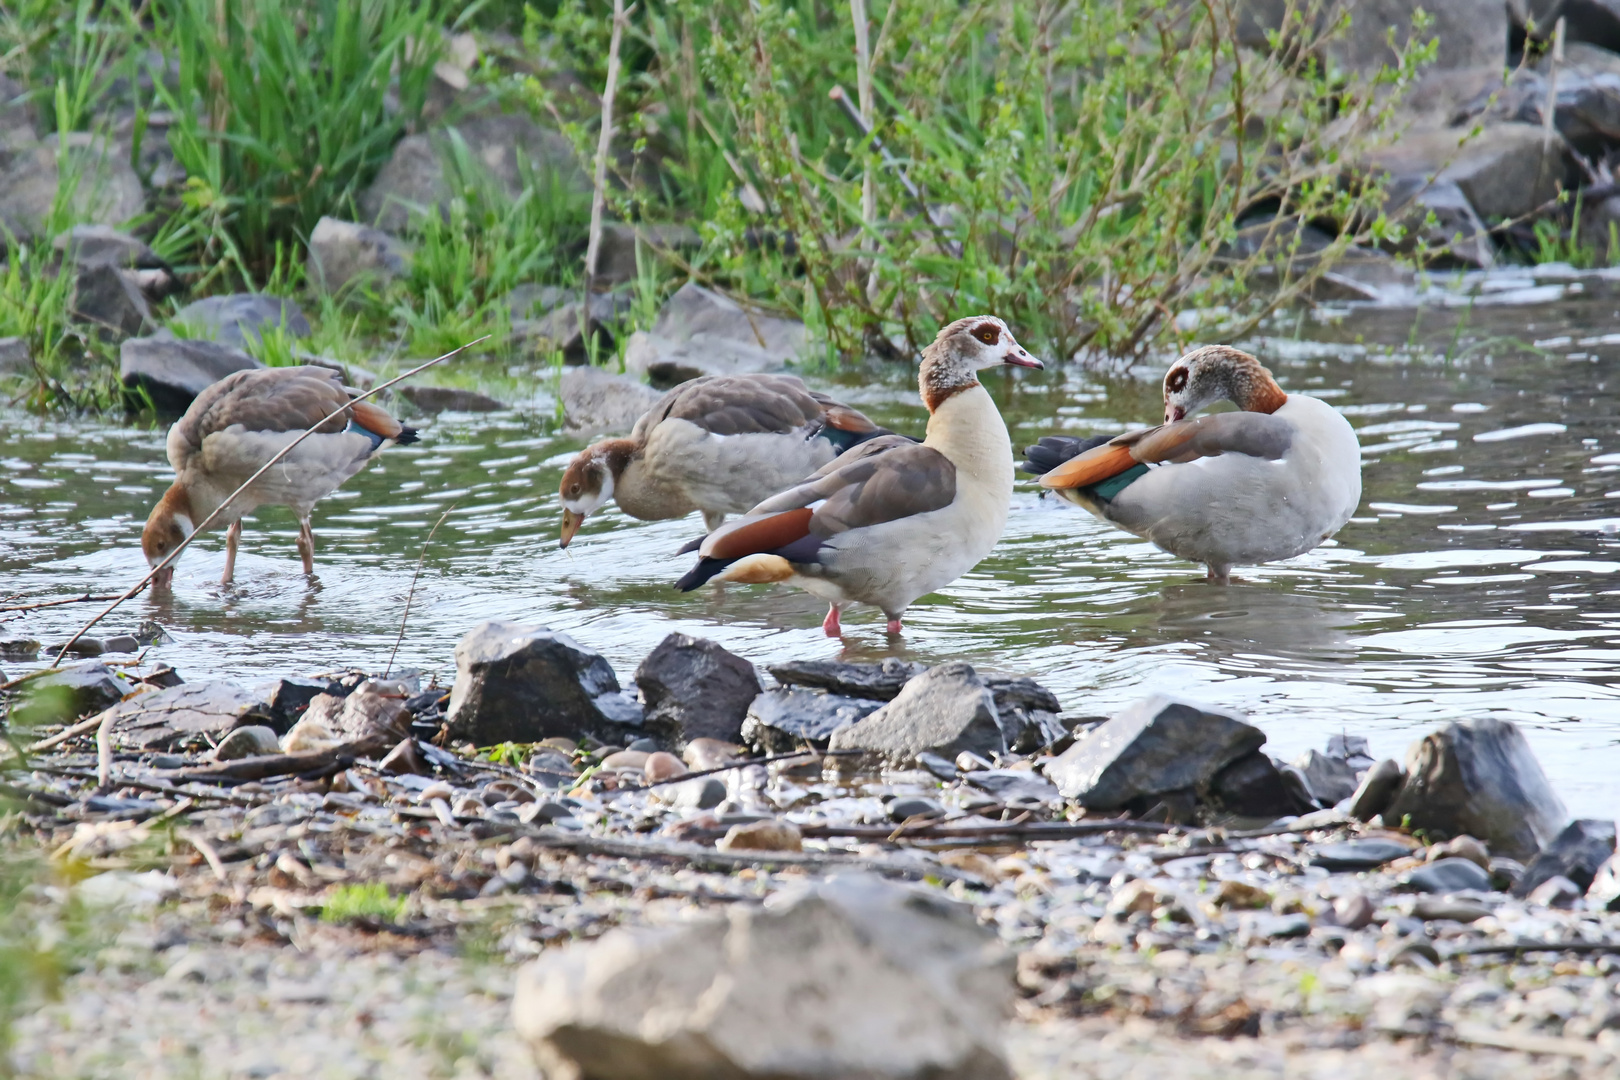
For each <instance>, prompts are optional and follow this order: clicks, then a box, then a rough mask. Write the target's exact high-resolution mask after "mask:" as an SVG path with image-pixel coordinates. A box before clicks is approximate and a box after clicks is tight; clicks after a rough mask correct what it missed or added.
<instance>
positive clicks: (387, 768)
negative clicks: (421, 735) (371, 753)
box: [377, 739, 433, 776]
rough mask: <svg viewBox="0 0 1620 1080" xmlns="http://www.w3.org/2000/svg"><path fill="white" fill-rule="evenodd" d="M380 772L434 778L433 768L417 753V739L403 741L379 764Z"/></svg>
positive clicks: (384, 756) (385, 755)
mask: <svg viewBox="0 0 1620 1080" xmlns="http://www.w3.org/2000/svg"><path fill="white" fill-rule="evenodd" d="M377 769H378V771H379V772H385V773H391V774H393V775H395V776H432V775H433V768H432V766H430V765H428V763H427V762H425V761H423V760H422V755H421V754H419V753H417V751H416V740H415V739H401V740H399V742H398V743H396V744H395V745H394V748H393V749H392V750H390V751H388V753H386V754H384V755H383V757H382V760H381V761H379V762H377Z"/></svg>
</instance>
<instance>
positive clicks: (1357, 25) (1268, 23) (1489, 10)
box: [1237, 0, 1535, 74]
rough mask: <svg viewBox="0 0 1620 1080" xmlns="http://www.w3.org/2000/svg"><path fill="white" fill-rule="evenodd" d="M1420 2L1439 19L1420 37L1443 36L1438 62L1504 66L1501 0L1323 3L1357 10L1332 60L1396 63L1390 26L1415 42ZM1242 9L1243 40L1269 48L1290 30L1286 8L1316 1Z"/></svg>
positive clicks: (1361, 66)
mask: <svg viewBox="0 0 1620 1080" xmlns="http://www.w3.org/2000/svg"><path fill="white" fill-rule="evenodd" d="M1532 2H1535V0H1532ZM1419 8H1422V9H1423V10H1424V11H1425V12H1427V13H1428V14H1429V15H1430V16H1431V17H1432V18H1433V20H1434V21H1433V23H1432V25H1431V26H1430V27H1429V29H1428V30H1427V31H1425V32H1424V33H1423V34H1422V35H1421V36H1419V37H1418V39H1417V42H1418V43H1419V44H1421V43H1423V42H1427V41H1429V40H1431V39H1438V41H1439V50H1438V55H1437V56H1436V58H1435V66H1436V67H1439V68H1456V67H1467V66H1470V65H1476V64H1494V65H1495V66H1496V67H1498V68H1500V67H1502V65H1503V64H1504V63H1506V61H1507V40H1508V14H1507V11H1506V9H1505V7H1504V5H1503V4H1501V3H1498V2H1496V0H1354V2H1353V3H1349V4H1343V5H1335V4H1323V5H1321V6H1320V9H1321V11H1322V12H1323V13H1325V14H1326V13H1331V14H1334V15H1337V14H1338V13H1340V12H1341V11H1344V10H1346V9H1348V10H1349V12H1350V15H1351V20H1350V26H1349V27H1348V29H1346V30H1345V31H1344V33H1342V34H1340V35H1337V36H1336V37H1335V38H1334V39H1333V40H1332V41H1329V42H1327V43H1326V45H1325V48H1324V51H1325V52H1326V53H1327V58H1328V60H1329V61H1330V62H1331V63H1333V64H1335V65H1337V66H1339V67H1342V68H1348V69H1350V70H1353V71H1358V72H1362V73H1365V74H1374V73H1376V72H1377V71H1378V70H1379V69H1380V68H1382V67H1385V66H1392V65H1394V64H1395V62H1396V59H1397V57H1396V54H1395V51H1394V49H1392V48H1391V47H1390V44H1389V38H1388V32H1389V30H1390V29H1391V28H1393V29H1394V31H1395V42H1396V44H1397V45H1399V46H1402V47H1405V46H1407V45H1408V44H1409V43H1411V42H1412V40H1413V35H1412V17H1413V16H1414V15H1415V14H1416V13H1417V10H1418V9H1419ZM1237 10H1238V36H1239V40H1240V42H1241V43H1242V44H1244V45H1247V46H1249V47H1250V48H1255V49H1264V48H1267V47H1268V46H1269V44H1270V42H1269V39H1268V36H1267V34H1268V32H1270V31H1283V30H1285V27H1284V21H1283V20H1284V13H1285V12H1287V11H1289V10H1292V11H1293V12H1294V13H1296V17H1297V14H1298V13H1300V12H1304V11H1307V10H1311V5H1309V4H1306V3H1302V2H1301V0H1240V2H1239V4H1238V9H1237ZM1287 36H1288V34H1287V33H1286V32H1285V33H1284V37H1285V38H1286V37H1287Z"/></svg>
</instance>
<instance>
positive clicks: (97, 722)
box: [28, 713, 101, 754]
mask: <svg viewBox="0 0 1620 1080" xmlns="http://www.w3.org/2000/svg"><path fill="white" fill-rule="evenodd" d="M100 726H101V714H100V713H97V714H96V715H95V716H92V717H91V718H90V719H88V720H81V721H79V722H78V723H77V724H74V725H73V726H72V727H70V728H63V729H62V730H61V731H58V732H57V733H56V734H55V735H52V736H51V737H50V738H48V739H41V740H39V742H37V743H34V744H32V745H31V746H29V747H28V752H29V753H30V754H40V753H44V752H45V751H46V750H51V749H54V748H56V747H58V746H61V745H62V744H63V743H65V742H67V741H68V740H69V739H72V738H76V737H77V736H80V735H83V734H84V733H85V732H87V731H94V730H95V729H96V728H98V727H100Z"/></svg>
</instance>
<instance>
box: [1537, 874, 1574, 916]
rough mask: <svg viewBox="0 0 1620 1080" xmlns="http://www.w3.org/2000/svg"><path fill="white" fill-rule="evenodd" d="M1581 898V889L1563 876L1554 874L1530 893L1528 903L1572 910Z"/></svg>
mask: <svg viewBox="0 0 1620 1080" xmlns="http://www.w3.org/2000/svg"><path fill="white" fill-rule="evenodd" d="M1580 898H1581V887H1580V886H1579V885H1577V884H1575V883H1574V882H1573V881H1571V880H1569V878H1567V877H1564V876H1563V875H1562V874H1554V875H1553V876H1552V877H1550V878H1548V879H1547V880H1546V881H1543V882H1542V883H1541V884H1540V885H1537V886H1536V887H1535V888H1534V889H1532V890H1531V891H1530V895H1529V896H1527V897H1525V899H1526V901H1528V902H1529V903H1531V904H1536V905H1539V906H1541V907H1549V908H1572V907H1574V906H1575V904H1576V903H1577V902H1578V901H1579V900H1580Z"/></svg>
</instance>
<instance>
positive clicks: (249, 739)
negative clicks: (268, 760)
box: [213, 724, 281, 761]
mask: <svg viewBox="0 0 1620 1080" xmlns="http://www.w3.org/2000/svg"><path fill="white" fill-rule="evenodd" d="M280 752H281V741H280V740H279V739H278V738H277V737H276V732H275V731H274V730H272V729H271V728H268V727H265V726H264V725H263V724H249V725H248V726H247V727H239V728H237V729H236V730H234V731H232V732H231V733H230V734H229V735H226V736H225V737H224V738H223V739H221V740H220V742H219V745H218V746H216V747H214V755H213V757H214V760H215V761H235V760H236V759H238V758H245V757H258V756H260V755H261V754H279V753H280Z"/></svg>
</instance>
